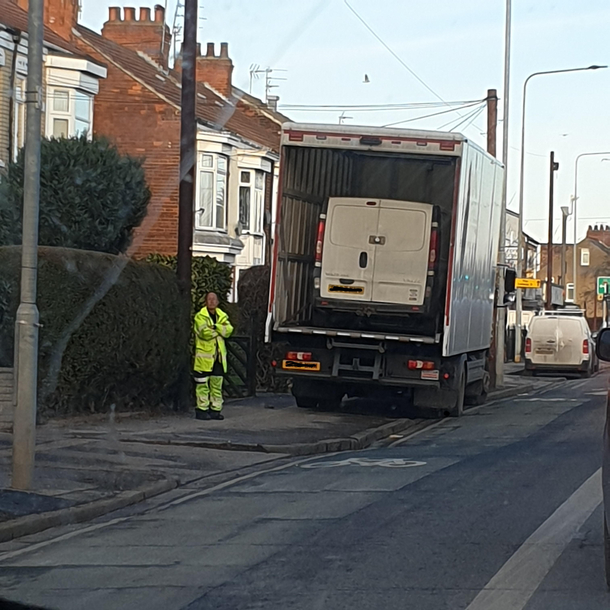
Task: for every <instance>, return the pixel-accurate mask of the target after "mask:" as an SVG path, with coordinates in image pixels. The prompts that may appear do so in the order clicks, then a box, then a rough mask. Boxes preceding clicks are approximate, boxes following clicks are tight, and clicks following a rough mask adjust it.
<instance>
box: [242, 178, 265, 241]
mask: <svg viewBox="0 0 610 610" xmlns="http://www.w3.org/2000/svg"><path fill="white" fill-rule="evenodd" d="M264 206H265V174H264V172H262V171H260V170H241V171H240V172H239V224H240V226H241V230H242V231H246V232H252V233H262V231H263V226H262V225H263V211H264Z"/></svg>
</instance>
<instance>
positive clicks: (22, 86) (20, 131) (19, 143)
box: [10, 74, 27, 161]
mask: <svg viewBox="0 0 610 610" xmlns="http://www.w3.org/2000/svg"><path fill="white" fill-rule="evenodd" d="M26 82H27V79H26V77H25V76H21V75H19V74H17V75H16V78H15V96H14V104H13V150H12V151H10V152H11V157H12V160H13V161H16V160H17V156H18V155H19V151H20V150H21V149H22V148H23V147H24V146H25V121H26V116H25V114H26V105H25V91H26Z"/></svg>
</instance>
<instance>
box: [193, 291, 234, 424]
mask: <svg viewBox="0 0 610 610" xmlns="http://www.w3.org/2000/svg"><path fill="white" fill-rule="evenodd" d="M232 334H233V326H231V322H229V316H227V314H226V313H225V312H224V311H222V310H221V309H219V308H218V297H217V296H216V294H214V293H213V292H210V293H208V294H207V296H206V297H205V307H204V308H203V309H202V310H201V311H200V312H199V313H198V314H197V315H196V316H195V364H194V366H193V369H194V371H195V382H196V383H197V388H196V390H195V393H196V395H197V408H196V409H195V416H196V417H197V419H224V416H223V415H222V413H221V411H222V379H223V377H224V375H225V374H226V372H227V348H226V345H225V339H228V338H229V337H230V336H231V335H232Z"/></svg>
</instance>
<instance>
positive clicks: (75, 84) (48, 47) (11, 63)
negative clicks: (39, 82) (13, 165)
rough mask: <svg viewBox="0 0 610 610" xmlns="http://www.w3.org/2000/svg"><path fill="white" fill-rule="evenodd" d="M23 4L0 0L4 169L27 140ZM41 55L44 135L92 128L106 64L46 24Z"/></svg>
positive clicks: (0, 133) (0, 140)
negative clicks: (42, 60)
mask: <svg viewBox="0 0 610 610" xmlns="http://www.w3.org/2000/svg"><path fill="white" fill-rule="evenodd" d="M21 4H23V3H19V4H18V3H16V2H13V1H12V0H0V168H2V167H5V166H6V165H7V164H8V163H9V162H10V161H13V160H15V158H16V157H17V153H18V151H19V150H20V149H21V148H22V147H23V144H24V141H25V114H26V113H25V91H26V79H27V68H28V59H27V52H28V34H27V31H28V15H27V12H26V10H24V7H23V6H21ZM25 8H26V9H27V6H26V7H25ZM45 10H46V7H45ZM52 18H53V14H52V13H49V21H50V20H51V19H52ZM55 25H56V26H57V27H58V29H61V24H59V22H57V20H56V23H55ZM43 58H44V64H43V102H44V103H43V124H42V133H43V135H46V136H73V135H77V134H79V133H82V132H90V131H91V125H92V121H93V112H94V109H93V99H94V97H95V95H96V94H97V93H98V91H99V83H100V80H102V79H104V78H105V76H106V68H105V66H104V64H103V63H102V62H98V61H96V60H94V59H92V58H91V57H90V56H89V55H88V54H86V53H83V51H82V50H81V49H80V48H79V47H77V46H76V45H75V44H73V43H72V42H70V41H69V40H66V39H64V38H62V37H61V36H60V35H59V34H58V33H56V32H55V31H53V30H52V29H51V28H50V27H48V26H47V27H45V30H44V50H43Z"/></svg>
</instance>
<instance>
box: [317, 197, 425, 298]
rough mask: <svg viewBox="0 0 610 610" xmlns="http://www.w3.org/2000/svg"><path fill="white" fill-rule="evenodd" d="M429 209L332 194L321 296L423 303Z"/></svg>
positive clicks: (323, 259) (392, 201)
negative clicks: (337, 196) (340, 196)
mask: <svg viewBox="0 0 610 610" xmlns="http://www.w3.org/2000/svg"><path fill="white" fill-rule="evenodd" d="M433 209H434V207H433V206H432V205H430V204H427V203H418V202H413V201H396V200H391V199H360V198H334V197H332V198H330V199H329V202H328V212H327V220H326V231H325V237H324V248H323V254H322V273H321V282H320V295H321V296H322V297H324V298H335V299H347V300H357V301H368V302H375V303H397V304H404V305H413V306H421V305H423V303H424V300H425V298H426V282H427V279H428V259H429V255H430V235H431V231H432V215H433Z"/></svg>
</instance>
